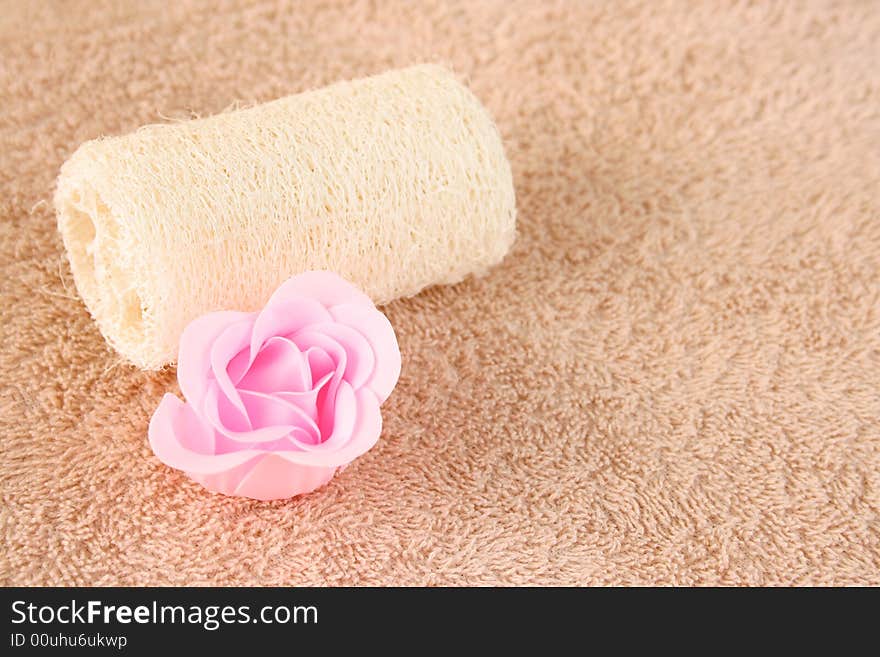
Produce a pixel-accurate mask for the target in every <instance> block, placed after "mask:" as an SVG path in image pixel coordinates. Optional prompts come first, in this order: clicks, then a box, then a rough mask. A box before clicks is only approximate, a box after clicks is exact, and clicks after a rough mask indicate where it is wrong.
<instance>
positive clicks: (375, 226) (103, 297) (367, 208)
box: [55, 66, 516, 369]
mask: <svg viewBox="0 0 880 657" xmlns="http://www.w3.org/2000/svg"><path fill="white" fill-rule="evenodd" d="M55 207H56V210H57V213H58V225H59V229H60V231H61V235H62V237H63V239H64V245H65V247H66V249H67V253H68V257H69V259H70V264H71V269H72V270H73V275H74V280H75V281H76V286H77V289H78V290H79V292H80V294H81V296H82V298H83V300H84V301H85V303H86V306H87V307H88V308H89V310H90V312H91V313H92V315H93V317H94V318H95V321H96V322H97V324H98V327H99V328H100V330H101V332H102V333H103V334H104V336H105V337H106V339H107V341H108V342H109V343H110V344H111V345H112V346H113V347H115V348H116V349H117V350H118V351H119V352H120V353H121V354H122V355H123V356H124V357H125V358H127V359H128V360H130V361H131V362H133V363H134V364H136V365H138V366H140V367H144V368H150V369H152V368H158V367H160V366H162V365H164V364H166V363H169V362H172V361H174V360H175V359H176V357H177V345H178V340H179V338H180V334H181V332H182V331H183V329H184V327H185V326H186V325H187V324H188V323H189V321H190V320H192V319H193V318H195V317H197V316H199V315H201V314H203V313H205V312H209V311H213V310H220V309H234V310H242V311H252V310H255V309H257V308H260V307H261V306H262V305H263V304H264V303H265V302H266V300H267V299H268V297H269V295H270V294H271V292H272V291H273V290H274V289H275V288H276V287H277V286H278V285H279V283H281V282H282V281H284V280H285V279H287V278H289V277H290V276H291V275H294V274H297V273H300V272H303V271H306V270H313V269H329V270H332V271H334V272H336V273H338V274H340V275H341V276H343V277H344V278H346V279H348V280H350V281H352V282H353V283H355V284H356V285H357V286H359V287H360V288H361V289H363V290H364V291H366V292H367V293H368V294H369V295H370V296H371V297H372V298H373V300H374V301H375V302H376V303H379V304H381V303H385V302H388V301H390V300H392V299H395V298H397V297H401V296H408V295H412V294H415V293H417V292H419V291H420V290H421V289H423V288H424V287H426V286H428V285H433V284H437V283H456V282H458V281H460V280H462V279H463V278H464V277H465V276H467V275H468V274H471V273H479V272H483V271H485V270H486V269H487V268H488V267H490V266H491V265H493V264H495V263H497V262H499V261H500V260H501V259H502V258H503V257H504V255H505V253H506V252H507V251H508V249H509V248H510V245H511V244H512V242H513V240H514V234H515V213H516V210H515V201H514V192H513V182H512V179H511V173H510V166H509V164H508V162H507V159H506V158H505V156H504V151H503V148H502V145H501V140H500V137H499V135H498V131H497V129H496V128H495V125H494V124H493V122H492V120H491V118H490V117H489V115H488V114H487V112H486V111H485V109H484V108H483V107H482V106H481V105H480V103H479V101H477V99H476V98H475V97H474V96H473V95H472V94H471V93H470V92H469V91H468V90H467V89H466V88H465V87H464V86H462V85H461V84H460V83H459V82H458V81H457V80H456V78H455V77H454V76H453V75H452V74H451V73H450V72H449V71H447V70H446V69H443V68H441V67H438V66H417V67H413V68H408V69H404V70H399V71H391V72H389V73H385V74H383V75H378V76H375V77H370V78H365V79H362V80H356V81H353V82H341V83H338V84H334V85H332V86H329V87H326V88H323V89H319V90H316V91H310V92H307V93H303V94H299V95H295V96H289V97H286V98H282V99H280V100H276V101H274V102H271V103H267V104H264V105H258V106H255V107H251V108H249V109H245V110H240V111H236V112H230V113H227V114H220V115H217V116H213V117H209V118H205V119H199V120H195V121H189V122H186V123H180V124H175V125H151V126H146V127H143V128H141V129H140V130H138V131H136V132H134V133H132V134H130V135H126V136H123V137H114V138H104V139H98V140H95V141H90V142H87V143H85V144H83V145H81V146H80V147H79V149H78V150H77V151H76V152H75V153H74V154H73V155H72V156H71V157H70V159H69V160H68V161H67V162H65V164H64V165H63V166H62V168H61V174H60V176H59V178H58V188H57V191H56V194H55Z"/></svg>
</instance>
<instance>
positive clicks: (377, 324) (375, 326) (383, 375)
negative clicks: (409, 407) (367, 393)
mask: <svg viewBox="0 0 880 657" xmlns="http://www.w3.org/2000/svg"><path fill="white" fill-rule="evenodd" d="M330 314H331V315H333V319H335V320H336V321H337V322H339V323H340V324H343V325H345V326H350V327H351V328H353V329H355V330H357V331H358V332H360V334H361V335H363V336H364V338H366V339H367V342H369V343H370V345H371V346H372V348H373V353H374V354H375V356H376V364H375V366H374V368H373V373H372V374H371V375H370V378H369V379H367V382H366V385H367V386H368V387H369V388H371V389H372V391H373V392H375V393H376V396H377V397H378V398H379V402H380V403H381V402H384V401H385V400H386V399H387V398H388V395H390V394H391V391H392V390H393V389H394V386H395V385H397V380H398V378H400V347H399V346H398V344H397V336H396V335H394V329H393V328H392V326H391V322H389V321H388V318H387V317H385V315H383V314H382V313H381V312H379V311H378V310H376V309H375V308H367V307H365V306H363V305H360V304H344V305H341V306H333V307H332V308H330Z"/></svg>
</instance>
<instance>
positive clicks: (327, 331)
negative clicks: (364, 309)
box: [292, 324, 376, 389]
mask: <svg viewBox="0 0 880 657" xmlns="http://www.w3.org/2000/svg"><path fill="white" fill-rule="evenodd" d="M292 340H293V341H294V342H295V343H296V345H297V346H298V347H299V348H300V349H302V350H303V351H308V349H309V347H319V348H321V349H324V351H326V352H328V354H330V356H331V357H334V356H335V357H336V358H335V360H336V367H337V369H339V368H340V367H342V371H343V378H345V380H346V381H348V382H349V383H351V385H352V386H354V388H355V389H358V388H360V387H361V386H362V385H363V384H364V383H365V382H366V381H367V379H368V378H369V376H370V375H371V374H372V373H373V367H374V366H375V364H376V357H375V356H374V355H373V349H372V347H370V343H369V342H367V340H366V338H364V336H362V335H361V334H360V333H358V332H357V331H356V330H354V329H353V328H351V327H349V326H345V325H343V324H318V325H315V326H310V327H309V328H306V329H303V330H302V331H300V332H299V333H296V334H295V335H294V336H293V337H292ZM334 345H335V346H334ZM340 349H341V350H342V351H343V352H344V354H345V358H344V360H343V359H341V358H340V357H339V350H340ZM334 352H335V353H334Z"/></svg>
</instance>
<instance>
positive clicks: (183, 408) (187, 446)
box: [148, 394, 260, 474]
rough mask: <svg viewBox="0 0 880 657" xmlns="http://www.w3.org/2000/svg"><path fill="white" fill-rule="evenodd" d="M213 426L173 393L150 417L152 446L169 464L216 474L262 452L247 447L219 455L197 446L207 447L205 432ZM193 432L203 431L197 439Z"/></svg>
mask: <svg viewBox="0 0 880 657" xmlns="http://www.w3.org/2000/svg"><path fill="white" fill-rule="evenodd" d="M210 431H211V429H210V428H209V427H206V426H204V425H203V424H202V422H201V420H199V418H198V416H196V414H195V413H194V412H193V410H192V408H191V407H190V405H189V404H184V403H183V402H182V401H180V400H179V399H178V398H177V397H175V396H174V395H172V394H166V395H165V396H164V397H163V398H162V402H161V403H160V404H159V407H158V408H157V409H156V412H155V413H153V417H152V418H151V419H150V428H149V431H148V436H149V441H150V448H151V449H152V450H153V453H154V454H155V455H156V457H157V458H158V459H159V460H160V461H162V463H164V464H165V465H168V466H171V467H172V468H176V469H178V470H183V471H184V472H189V473H192V472H197V473H203V474H214V473H218V472H224V471H226V470H229V469H231V468H234V467H237V466H239V465H241V464H243V463H246V462H247V461H249V460H250V459H253V458H254V457H256V456H259V455H260V452H256V451H253V450H243V451H240V452H232V453H229V454H223V455H221V456H216V455H213V454H206V453H202V452H200V451H196V450H195V449H193V447H195V448H196V449H204V448H205V447H207V442H206V440H205V438H204V434H205V433H207V432H210ZM192 434H201V435H202V437H201V438H199V439H195V440H194V439H193V438H192Z"/></svg>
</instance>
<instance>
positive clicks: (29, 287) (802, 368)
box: [0, 0, 880, 585]
mask: <svg viewBox="0 0 880 657" xmlns="http://www.w3.org/2000/svg"><path fill="white" fill-rule="evenodd" d="M0 17H2V18H0V62H2V64H0V110H2V111H0V217H2V222H0V266H2V270H3V273H2V278H0V285H2V289H0V307H2V313H3V315H2V321H0V344H2V347H0V376H2V381H3V383H2V399H0V408H2V416H0V417H2V426H0V432H2V433H0V438H2V457H0V459H2V460H0V486H2V496H3V504H2V508H0V527H2V554H0V583H3V584H134V585H137V584H391V583H394V584H524V583H533V584H636V583H640V584H650V583H658V584H805V583H814V584H819V583H826V584H880V519H878V510H880V422H878V417H880V385H878V384H880V370H878V365H880V280H878V273H880V216H878V208H880V195H878V190H880V187H878V183H880V67H878V66H877V62H878V59H880V7H878V5H877V4H876V3H872V2H856V1H852V2H836V3H832V2H818V1H812V2H790V3H777V2H772V3H771V2H754V3H748V2H717V1H711V2H710V1H706V2H652V1H648V0H645V1H644V2H608V3H592V2H590V3H588V2H506V1H497V2H495V1H493V2H473V3H470V2H464V3H447V2H436V3H427V2H425V3H386V2H366V1H360V2H309V3H306V4H301V3H275V2H237V3H222V4H219V5H218V4H217V3H214V2H197V1H189V0H176V1H175V2H173V3H165V2H143V3H134V2H119V3H113V4H107V5H106V7H105V8H103V9H99V8H98V4H97V3H94V2H58V3H55V2H52V3H49V2H45V3H43V2H33V3H27V2H24V3H22V2H17V1H16V0H4V1H3V2H2V6H0ZM421 61H436V62H440V63H446V64H450V65H452V66H454V67H455V68H456V70H458V71H459V72H461V73H463V74H465V75H466V76H467V78H468V79H469V81H470V84H471V87H472V89H473V90H474V92H475V93H476V94H477V96H478V97H479V98H480V99H481V100H482V101H483V103H484V104H485V105H486V106H487V107H488V109H489V110H490V112H491V113H492V114H493V116H494V117H495V119H496V120H497V122H498V125H499V128H500V130H501V133H502V136H503V137H504V140H505V145H506V148H507V153H508V156H509V158H510V160H511V164H512V167H513V172H514V182H515V185H516V190H517V197H518V207H519V239H518V241H517V243H516V245H515V246H514V249H513V251H512V252H511V254H510V255H509V257H508V258H507V259H506V260H505V262H504V263H503V264H502V265H501V266H499V267H497V268H496V269H494V270H493V271H492V272H491V273H490V274H489V275H488V276H487V277H485V278H483V279H480V280H469V281H467V282H465V283H463V284H460V285H457V286H454V287H449V288H435V289H431V290H428V291H426V292H425V293H423V294H421V295H419V296H418V297H416V298H413V299H409V300H404V301H399V302H395V303H392V304H390V305H389V306H387V307H386V311H387V314H388V315H389V317H390V318H391V320H392V322H393V324H394V325H395V327H396V329H397V331H398V335H399V339H400V344H401V348H402V352H403V358H404V370H403V376H402V379H401V382H400V384H399V386H398V388H397V390H396V391H395V393H394V394H393V395H392V397H391V399H390V400H389V402H388V403H387V404H386V406H385V407H384V408H383V414H384V418H385V432H384V435H383V438H382V439H381V440H380V443H379V444H378V445H377V447H376V448H374V449H373V450H372V451H371V452H370V453H369V454H367V455H366V456H364V457H363V458H361V459H359V460H358V461H357V462H355V463H354V464H353V465H352V466H351V467H350V468H349V469H348V470H346V471H345V473H343V474H342V475H341V476H339V477H338V478H337V479H335V480H334V481H333V482H332V483H331V484H330V485H329V486H328V487H326V488H324V489H322V490H321V491H319V492H317V493H315V494H313V495H311V496H308V497H305V498H300V499H294V500H291V501H285V502H275V503H258V502H253V501H248V500H242V499H229V498H223V497H219V496H213V495H210V494H208V493H206V492H205V491H204V490H202V489H201V488H200V487H199V486H197V485H195V484H193V483H191V482H189V481H188V480H187V479H186V478H185V476H183V475H182V474H180V473H177V472H174V471H171V470H169V469H168V468H166V467H164V466H163V465H161V464H160V463H159V462H158V461H157V460H156V459H155V458H154V457H153V455H152V453H151V452H150V450H149V448H148V446H147V440H146V427H147V421H148V419H149V416H150V414H151V413H152V411H153V409H154V408H155V407H156V405H157V403H158V402H159V399H160V398H161V396H162V394H163V393H164V392H166V391H173V392H177V386H176V382H175V376H174V372H173V371H167V372H163V373H159V374H155V373H153V374H148V373H142V372H139V371H136V370H134V369H132V368H130V367H127V366H124V365H121V364H119V362H118V359H117V357H116V356H115V355H114V354H113V353H112V352H111V351H109V350H108V348H107V347H106V346H105V344H104V342H103V340H102V339H101V337H100V335H99V334H98V331H97V329H96V328H95V326H94V325H93V323H92V321H91V319H90V318H89V316H88V313H87V312H86V310H85V307H84V306H83V304H82V303H81V302H80V301H79V299H78V297H77V295H76V291H75V288H74V287H73V285H72V280H71V277H70V271H69V268H68V266H67V263H66V261H65V258H64V256H63V252H62V247H61V242H60V239H59V236H58V234H57V232H56V229H55V217H54V212H53V210H52V208H51V206H50V204H49V203H48V200H49V199H50V198H51V194H52V189H53V184H54V178H55V176H56V175H57V172H58V168H59V166H60V164H61V163H62V161H63V160H64V159H65V158H66V157H67V156H68V155H69V154H70V153H71V152H72V151H73V150H74V149H75V148H76V146H77V145H78V144H79V143H80V142H82V141H83V140H86V139H90V138H93V137H97V136H99V135H102V134H119V133H123V132H127V131H130V130H132V129H134V128H136V127H138V126H139V125H141V124H144V123H150V122H158V121H163V120H175V119H180V118H186V117H189V116H192V115H194V114H198V115H205V114H210V113H213V112H217V111H220V110H223V109H224V108H227V107H228V106H230V105H231V104H233V103H234V102H240V103H252V102H258V101H265V100H269V99H272V98H276V97H278V96H281V95H284V94H288V93H293V92H297V91H300V90H303V89H307V88H311V87H315V86H319V85H323V84H327V83H330V82H332V81H335V80H337V79H339V78H348V77H353V76H361V75H365V74H370V73H375V72H379V71H382V70H384V69H387V68H390V67H397V66H404V65H407V64H411V63H415V62H421Z"/></svg>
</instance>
